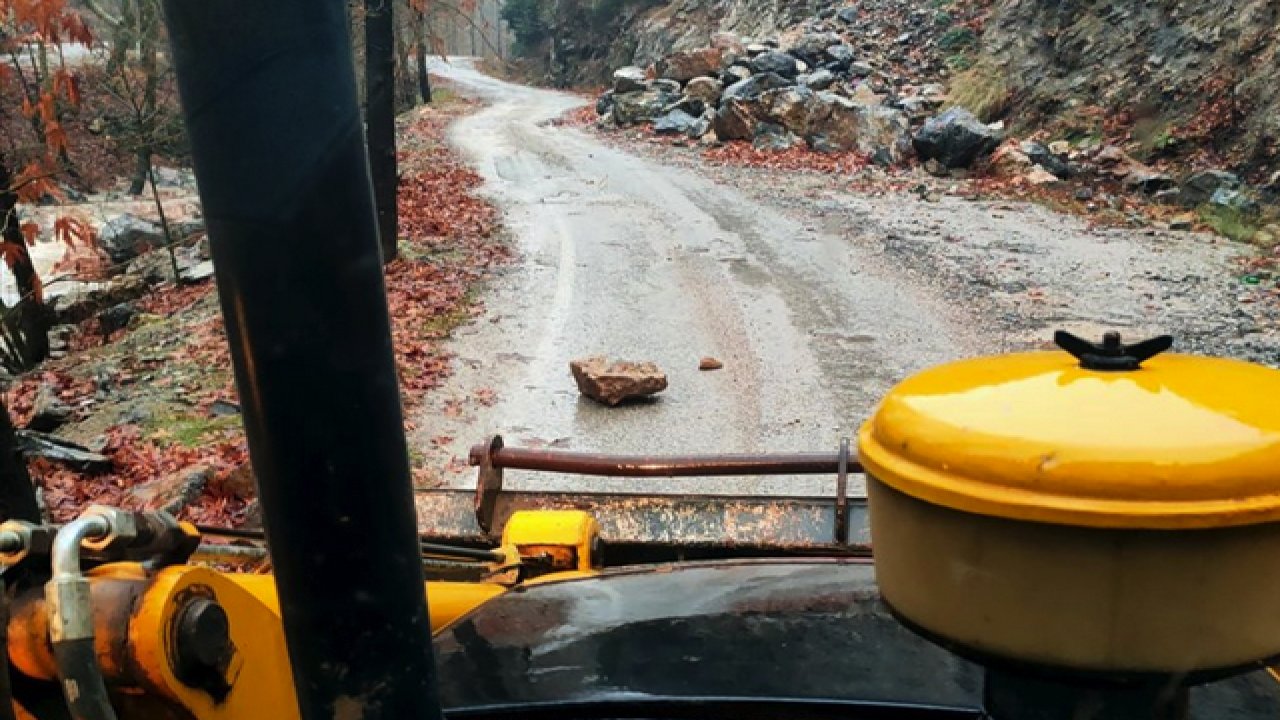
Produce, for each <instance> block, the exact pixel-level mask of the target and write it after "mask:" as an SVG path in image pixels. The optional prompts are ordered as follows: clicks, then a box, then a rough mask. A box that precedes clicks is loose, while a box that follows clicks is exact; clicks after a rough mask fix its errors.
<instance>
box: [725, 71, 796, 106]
mask: <svg viewBox="0 0 1280 720" xmlns="http://www.w3.org/2000/svg"><path fill="white" fill-rule="evenodd" d="M790 84H791V83H789V82H787V80H786V79H785V78H783V77H782V76H781V75H775V74H774V73H763V74H761V75H752V76H751V77H749V78H747V79H746V80H743V81H741V82H736V83H734V84H732V85H730V86H729V87H727V88H725V89H724V93H723V94H722V95H721V96H720V101H721V102H724V101H725V100H756V99H758V98H759V97H760V96H761V95H762V94H764V93H765V92H767V91H769V90H773V89H775V88H780V87H787V86H789V85H790Z"/></svg>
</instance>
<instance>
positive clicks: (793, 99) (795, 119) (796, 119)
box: [757, 87, 823, 137]
mask: <svg viewBox="0 0 1280 720" xmlns="http://www.w3.org/2000/svg"><path fill="white" fill-rule="evenodd" d="M760 108H761V110H762V111H763V114H764V116H765V117H766V118H768V119H769V120H771V121H773V122H775V123H777V124H779V125H781V126H782V127H784V128H786V129H787V130H789V131H791V132H793V133H796V134H797V135H808V134H809V128H810V126H811V125H812V124H813V120H814V118H815V117H817V116H818V115H820V114H821V111H822V109H823V108H822V104H821V103H820V102H819V101H818V96H817V93H815V92H814V91H812V90H810V89H809V88H806V87H785V88H778V89H776V90H769V91H767V92H765V93H764V94H762V95H761V96H760ZM758 136H759V130H757V137H758Z"/></svg>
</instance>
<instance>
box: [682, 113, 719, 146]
mask: <svg viewBox="0 0 1280 720" xmlns="http://www.w3.org/2000/svg"><path fill="white" fill-rule="evenodd" d="M715 116H716V114H715V112H714V111H711V110H708V111H706V112H705V113H703V114H702V116H701V117H699V118H698V119H697V120H694V121H693V124H692V125H690V126H689V131H688V132H686V133H685V134H686V135H688V136H689V137H691V138H695V139H696V138H700V137H702V136H704V135H706V134H707V133H708V132H710V130H711V121H712V120H713V119H714V118H715Z"/></svg>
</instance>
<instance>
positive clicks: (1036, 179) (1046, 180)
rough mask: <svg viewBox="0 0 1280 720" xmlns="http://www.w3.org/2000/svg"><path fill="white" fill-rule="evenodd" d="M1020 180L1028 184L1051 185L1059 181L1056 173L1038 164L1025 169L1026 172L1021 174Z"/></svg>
mask: <svg viewBox="0 0 1280 720" xmlns="http://www.w3.org/2000/svg"><path fill="white" fill-rule="evenodd" d="M1022 180H1023V181H1024V182H1026V183H1027V184H1029V185H1053V184H1056V183H1058V182H1059V181H1060V179H1059V178H1058V176H1057V175H1054V174H1053V173H1051V172H1049V171H1048V170H1047V169H1045V168H1044V167H1041V166H1039V165H1035V166H1033V167H1032V168H1031V169H1030V170H1029V171H1027V174H1026V175H1023V176H1022Z"/></svg>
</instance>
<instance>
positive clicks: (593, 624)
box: [436, 561, 1280, 720]
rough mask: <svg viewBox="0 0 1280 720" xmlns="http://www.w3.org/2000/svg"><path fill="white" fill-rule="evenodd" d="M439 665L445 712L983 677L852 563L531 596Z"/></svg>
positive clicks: (898, 696) (1259, 705) (1233, 706)
mask: <svg viewBox="0 0 1280 720" xmlns="http://www.w3.org/2000/svg"><path fill="white" fill-rule="evenodd" d="M957 602H963V599H957ZM436 656H437V659H438V662H439V665H440V677H441V683H442V688H443V690H442V692H443V697H444V703H445V706H446V707H467V706H474V705H494V704H504V703H521V702H550V701H561V702H572V701H582V700H591V699H601V698H620V697H621V698H625V697H631V696H660V697H680V696H708V695H711V696H724V697H755V698H764V697H788V698H829V699H850V700H873V701H881V702H908V703H928V704H935V705H946V706H957V707H968V708H976V707H978V706H979V704H980V702H981V692H982V671H981V669H980V668H979V667H978V666H975V665H973V664H971V663H969V662H967V661H965V660H962V659H960V658H957V657H956V656H954V655H952V654H950V653H948V652H946V651H945V650H942V649H941V648H939V647H937V646H934V645H932V644H930V643H928V642H927V641H925V640H923V639H921V638H920V637H918V636H917V635H915V634H913V633H911V632H910V631H908V630H906V629H905V628H903V627H902V626H901V625H899V624H898V623H897V622H896V621H895V620H894V619H893V618H892V616H891V615H890V614H889V613H888V611H887V610H886V608H885V607H884V605H883V604H882V603H881V601H880V600H879V594H878V592H877V591H876V586H875V578H874V572H873V570H872V568H871V566H870V565H869V564H864V563H861V562H856V561H838V562H836V561H828V562H757V563H718V564H694V565H683V566H665V567H659V568H658V569H656V570H645V571H632V572H626V571H617V572H615V573H614V574H607V575H605V576H604V577H601V578H598V579H588V580H578V581H569V582H563V583H555V584H549V585H543V586H535V587H530V588H527V589H526V590H524V591H522V592H515V593H510V594H507V595H504V596H502V597H500V598H498V599H496V600H494V601H492V602H490V603H488V604H486V605H484V606H482V607H481V608H479V609H478V610H477V611H476V612H474V613H473V614H471V615H470V616H467V617H465V618H463V619H462V620H460V621H459V622H458V623H457V624H455V625H454V626H452V627H451V628H448V629H446V630H445V631H444V632H442V633H441V634H440V635H439V636H438V637H437V639H436ZM1277 713H1280V693H1277V685H1276V683H1275V681H1274V680H1273V679H1272V678H1271V677H1270V676H1268V675H1267V674H1266V673H1263V672H1256V673H1252V674H1250V675H1246V676H1243V677H1240V678H1236V679H1233V680H1228V681H1224V682H1220V683H1213V684H1210V685H1206V686H1202V687H1198V688H1195V689H1193V690H1192V718H1204V719H1209V718H1213V719H1214V720H1219V719H1225V720H1261V719H1262V718H1274V717H1275V716H1276V715H1277Z"/></svg>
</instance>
